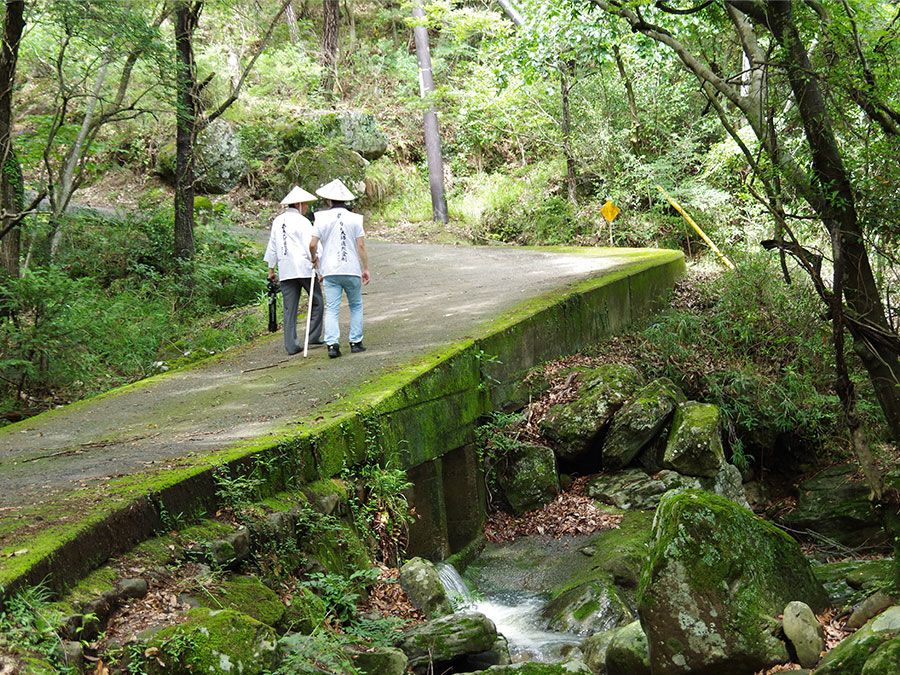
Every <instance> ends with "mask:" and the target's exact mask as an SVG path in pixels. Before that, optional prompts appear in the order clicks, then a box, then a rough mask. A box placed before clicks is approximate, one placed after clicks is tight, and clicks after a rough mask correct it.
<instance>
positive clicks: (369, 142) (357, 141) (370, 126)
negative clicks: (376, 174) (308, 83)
mask: <svg viewBox="0 0 900 675" xmlns="http://www.w3.org/2000/svg"><path fill="white" fill-rule="evenodd" d="M339 119H340V129H341V135H342V136H343V137H344V141H345V142H346V143H347V145H349V146H350V148H351V149H352V150H354V151H355V152H358V153H359V154H360V155H362V156H363V157H364V158H366V159H367V160H369V161H370V162H371V161H374V160H376V159H378V158H379V157H381V156H382V155H384V153H385V152H387V147H388V140H387V136H385V135H384V132H383V131H382V130H381V127H379V126H378V120H376V119H375V115H373V114H372V113H367V112H363V111H361V110H350V111H347V112H345V113H342V114H341V115H340V118H339Z"/></svg>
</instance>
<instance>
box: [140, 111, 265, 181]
mask: <svg viewBox="0 0 900 675" xmlns="http://www.w3.org/2000/svg"><path fill="white" fill-rule="evenodd" d="M194 151H195V167H194V173H195V176H196V181H195V186H196V188H197V190H198V191H199V192H204V193H210V194H224V193H226V192H229V191H231V190H233V189H234V188H235V187H237V185H238V183H240V181H241V179H242V178H243V177H244V176H245V175H246V174H247V171H248V170H249V169H250V165H249V164H248V163H247V160H246V159H245V158H244V156H243V155H242V154H241V148H240V142H239V141H238V138H237V135H236V134H235V133H234V130H233V129H232V127H231V124H230V123H229V122H228V121H227V120H224V119H222V118H219V119H217V120H215V121H214V122H212V124H210V125H209V126H207V127H206V128H205V129H203V131H201V132H200V133H199V134H198V135H197V141H196V143H195V144H194ZM175 162H176V157H175V143H174V142H173V143H169V144H167V145H165V146H163V147H162V148H161V149H160V151H159V154H158V155H157V159H156V172H157V173H158V174H159V175H160V176H161V177H162V178H163V179H165V180H167V181H174V179H175Z"/></svg>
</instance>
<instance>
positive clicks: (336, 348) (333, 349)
mask: <svg viewBox="0 0 900 675" xmlns="http://www.w3.org/2000/svg"><path fill="white" fill-rule="evenodd" d="M340 355H341V346H340V345H328V358H330V359H336V358H337V357H339V356H340Z"/></svg>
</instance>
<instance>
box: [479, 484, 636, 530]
mask: <svg viewBox="0 0 900 675" xmlns="http://www.w3.org/2000/svg"><path fill="white" fill-rule="evenodd" d="M581 486H582V483H581V482H578V481H576V483H573V488H574V489H572V490H570V491H569V492H563V493H562V494H560V495H559V496H558V497H557V498H556V499H555V500H553V501H552V502H550V503H549V504H547V505H546V506H544V507H543V508H542V509H537V510H535V511H529V512H528V513H525V514H523V515H521V516H519V517H516V516H513V515H510V514H508V513H502V512H496V513H493V514H491V515H490V516H489V517H488V521H487V524H486V525H485V526H484V537H485V539H487V540H488V541H492V542H501V541H512V540H513V539H515V538H516V537H522V536H527V535H529V534H540V535H543V536H545V537H550V538H552V539H559V538H561V537H577V536H579V535H584V534H591V533H593V532H597V531H599V530H611V529H615V528H617V527H619V523H621V522H622V516H621V515H618V514H610V513H606V512H604V511H602V510H601V509H599V508H597V506H596V504H595V502H594V500H593V499H590V498H589V497H585V496H584V495H581V494H578V492H580V488H581Z"/></svg>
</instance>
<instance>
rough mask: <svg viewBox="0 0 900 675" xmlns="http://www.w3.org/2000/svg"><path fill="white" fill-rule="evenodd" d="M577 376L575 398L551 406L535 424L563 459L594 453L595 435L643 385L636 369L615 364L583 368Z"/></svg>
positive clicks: (600, 431) (595, 448)
mask: <svg viewBox="0 0 900 675" xmlns="http://www.w3.org/2000/svg"><path fill="white" fill-rule="evenodd" d="M579 378H580V380H581V382H582V385H581V389H580V390H579V394H578V397H577V398H576V399H575V400H573V401H570V402H568V403H560V404H558V405H555V406H553V407H552V408H550V410H549V411H548V412H547V415H546V416H545V417H544V419H542V420H541V421H540V422H539V423H538V426H539V427H540V430H541V433H542V434H543V436H544V438H546V439H547V440H548V441H549V442H550V444H551V445H552V446H553V449H554V451H555V452H556V454H557V455H558V456H559V457H560V458H562V459H565V460H576V459H578V458H580V457H583V456H585V455H587V454H590V453H593V452H597V451H598V450H599V442H598V440H597V439H598V436H600V435H602V433H603V432H604V431H605V430H606V426H607V425H608V424H609V422H610V421H611V420H612V417H613V415H614V414H615V413H616V411H617V410H618V409H619V408H620V407H621V406H622V404H623V403H624V402H625V401H626V400H627V399H628V398H630V397H631V396H632V394H634V392H635V391H637V389H638V388H639V387H641V386H643V384H644V377H643V376H642V375H641V374H640V373H639V372H638V371H637V369H635V368H633V367H631V366H626V365H617V364H606V365H603V366H600V367H599V368H595V369H594V370H590V371H585V372H584V373H581V374H580V375H579ZM597 459H598V460H599V456H598V457H597Z"/></svg>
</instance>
